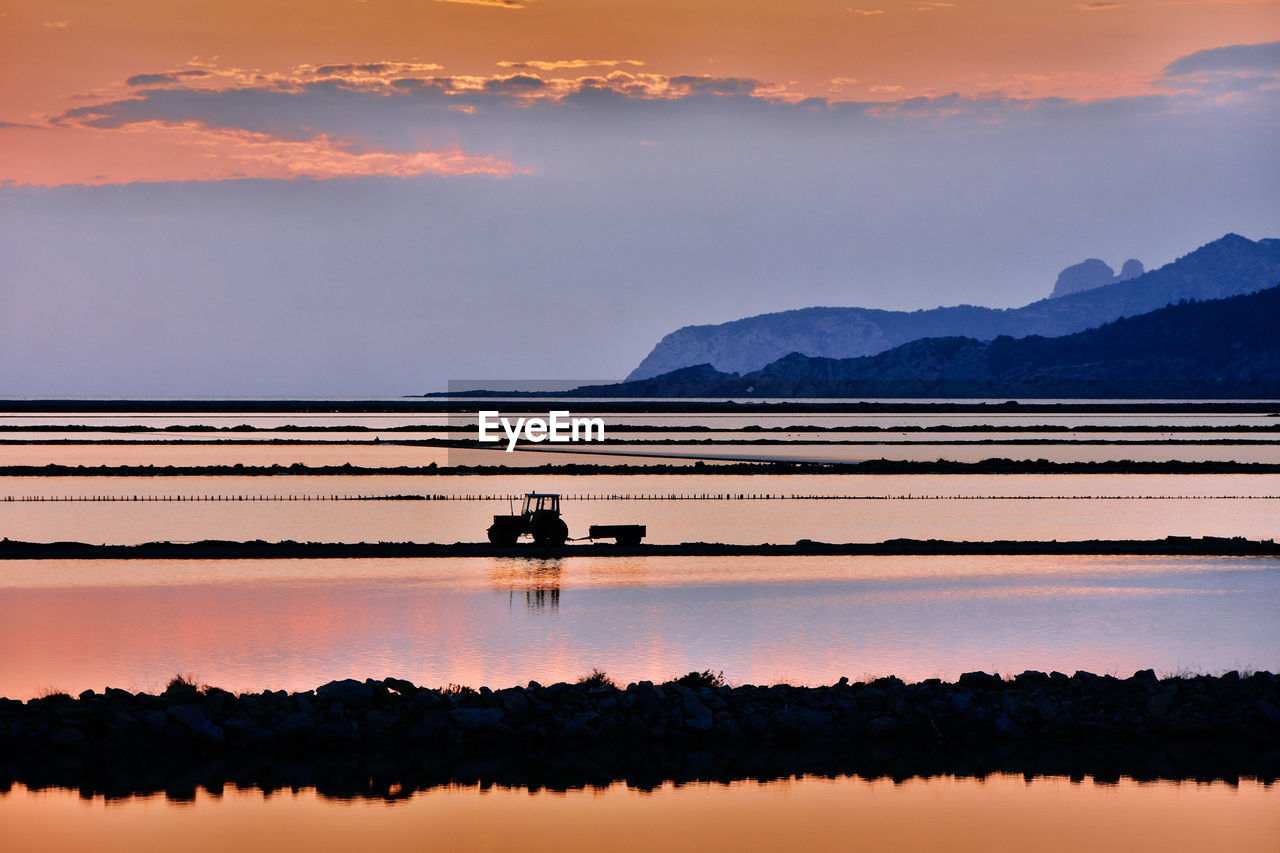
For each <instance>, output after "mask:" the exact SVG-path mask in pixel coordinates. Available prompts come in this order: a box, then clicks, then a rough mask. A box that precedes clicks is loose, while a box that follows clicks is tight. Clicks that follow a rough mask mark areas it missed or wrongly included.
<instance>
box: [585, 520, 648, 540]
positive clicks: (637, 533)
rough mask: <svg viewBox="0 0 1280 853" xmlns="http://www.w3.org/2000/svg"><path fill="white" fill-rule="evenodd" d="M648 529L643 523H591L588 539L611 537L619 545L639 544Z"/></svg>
mask: <svg viewBox="0 0 1280 853" xmlns="http://www.w3.org/2000/svg"><path fill="white" fill-rule="evenodd" d="M647 532H648V530H646V529H645V526H644V525H643V524H593V525H591V527H590V528H588V529H587V538H588V539H612V540H614V541H615V542H617V543H618V544H619V545H639V544H640V540H641V539H643V538H644V536H645V534H646V533H647Z"/></svg>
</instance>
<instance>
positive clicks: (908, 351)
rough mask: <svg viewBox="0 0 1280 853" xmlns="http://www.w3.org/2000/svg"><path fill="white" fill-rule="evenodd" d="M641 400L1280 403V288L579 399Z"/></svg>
mask: <svg viewBox="0 0 1280 853" xmlns="http://www.w3.org/2000/svg"><path fill="white" fill-rule="evenodd" d="M579 393H581V394H583V395H585V396H635V397H649V396H652V397H667V396H671V397H680V396H696V397H743V396H755V397H1024V398H1025V397H1039V398H1072V397H1084V398H1098V397H1112V398H1148V399H1150V398H1184V399H1185V398H1201V399H1204V398H1280V286H1277V287H1272V288H1269V289H1267V290H1262V291H1259V292H1257V293H1252V294H1247V295H1243V296H1233V297H1228V298H1226V299H1221V300H1213V301H1207V302H1197V301H1182V302H1179V303H1178V304H1176V305H1170V306H1167V307H1165V308H1160V309H1157V310H1155V311H1152V312H1149V313H1147V314H1143V315H1140V316H1137V317H1128V318H1124V319H1120V320H1116V321H1114V322H1111V323H1107V324H1104V325H1102V326H1100V327H1098V328H1096V329H1089V330H1087V331H1084V332H1077V333H1075V334H1072V335H1063V336H1059V337H1053V338H1046V337H1041V336H1028V337H1024V338H1012V337H1008V336H1001V337H998V338H996V339H995V340H993V341H979V340H976V339H974V338H968V337H956V336H951V337H938V338H926V339H921V340H917V341H912V342H911V343H908V344H904V345H902V346H899V347H895V348H893V349H890V350H887V351H886V352H883V353H879V354H877V355H874V356H864V357H861V358H848V359H831V358H821V357H818V358H814V357H810V356H805V355H801V354H799V353H791V354H790V355H787V356H785V357H783V358H781V359H778V360H776V361H774V362H772V363H771V364H769V365H767V366H765V367H764V368H762V369H760V370H757V371H752V372H749V373H747V374H745V375H741V376H739V375H738V374H736V373H725V372H721V371H718V370H716V369H715V368H713V367H712V366H711V365H707V364H703V365H695V366H693V367H687V368H681V369H679V370H676V371H672V372H670V373H667V374H664V375H662V376H658V377H653V378H650V379H644V380H638V381H634V382H624V383H620V384H618V385H612V386H596V387H591V388H582V389H579Z"/></svg>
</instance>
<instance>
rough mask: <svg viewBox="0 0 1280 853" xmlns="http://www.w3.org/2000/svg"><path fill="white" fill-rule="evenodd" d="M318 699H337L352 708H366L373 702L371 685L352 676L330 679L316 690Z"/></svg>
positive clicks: (323, 700)
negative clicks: (335, 679) (336, 679)
mask: <svg viewBox="0 0 1280 853" xmlns="http://www.w3.org/2000/svg"><path fill="white" fill-rule="evenodd" d="M316 696H318V697H319V698H320V701H322V702H326V701H338V702H341V703H342V704H343V705H347V706H349V707H352V708H366V707H368V706H369V705H370V704H372V702H373V685H371V684H366V683H365V682H362V681H356V680H355V679H354V678H348V679H345V680H343V681H330V682H329V683H328V684H324V685H321V686H320V687H319V688H318V689H317V690H316Z"/></svg>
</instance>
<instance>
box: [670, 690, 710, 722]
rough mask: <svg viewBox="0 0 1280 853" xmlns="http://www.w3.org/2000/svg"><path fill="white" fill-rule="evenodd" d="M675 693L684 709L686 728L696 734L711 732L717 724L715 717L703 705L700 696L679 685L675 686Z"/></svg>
mask: <svg viewBox="0 0 1280 853" xmlns="http://www.w3.org/2000/svg"><path fill="white" fill-rule="evenodd" d="M675 691H676V695H677V696H679V697H680V704H681V705H682V706H683V708H684V727H685V728H687V729H689V730H690V731H695V732H705V731H710V730H711V726H712V725H714V723H715V717H714V715H713V714H712V713H711V709H710V708H708V707H707V706H706V705H704V704H702V700H701V699H700V698H699V697H698V694H697V693H695V692H694V691H693V690H691V689H689V688H688V687H684V686H683V685H679V684H677V685H675Z"/></svg>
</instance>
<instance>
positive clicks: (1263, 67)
mask: <svg viewBox="0 0 1280 853" xmlns="http://www.w3.org/2000/svg"><path fill="white" fill-rule="evenodd" d="M1217 71H1231V72H1235V71H1253V72H1269V73H1280V41H1272V42H1262V43H1260V44H1233V45H1228V46H1227V47H1215V48H1210V49H1209V50H1198V51H1196V52H1195V53H1192V54H1188V55H1187V56H1183V57H1181V58H1179V59H1176V60H1174V61H1173V62H1171V63H1169V65H1168V66H1166V67H1165V69H1164V73H1165V74H1166V75H1170V76H1181V75H1184V74H1202V73H1206V72H1217Z"/></svg>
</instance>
